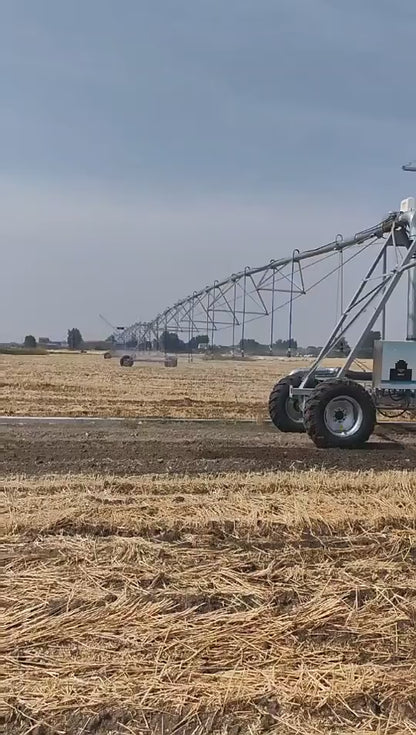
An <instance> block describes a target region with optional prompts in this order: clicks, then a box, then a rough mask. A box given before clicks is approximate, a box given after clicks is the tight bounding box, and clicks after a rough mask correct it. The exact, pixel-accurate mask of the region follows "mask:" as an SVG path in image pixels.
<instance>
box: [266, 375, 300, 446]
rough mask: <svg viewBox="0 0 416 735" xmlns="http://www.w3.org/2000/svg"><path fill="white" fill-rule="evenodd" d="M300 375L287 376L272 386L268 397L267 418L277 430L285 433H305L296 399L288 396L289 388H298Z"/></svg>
mask: <svg viewBox="0 0 416 735" xmlns="http://www.w3.org/2000/svg"><path fill="white" fill-rule="evenodd" d="M302 377H303V376H302V375H287V376H286V377H285V378H282V379H281V380H279V382H278V383H276V385H275V386H274V388H273V390H272V392H271V393H270V397H269V416H270V418H271V420H272V422H273V424H274V425H275V427H276V428H277V429H279V430H280V431H284V432H285V433H291V434H301V433H303V432H304V431H305V426H304V423H303V414H302V409H301V406H300V402H299V400H298V399H297V398H291V397H290V396H289V387H290V386H291V385H293V386H294V387H295V388H299V386H300V384H301V382H302Z"/></svg>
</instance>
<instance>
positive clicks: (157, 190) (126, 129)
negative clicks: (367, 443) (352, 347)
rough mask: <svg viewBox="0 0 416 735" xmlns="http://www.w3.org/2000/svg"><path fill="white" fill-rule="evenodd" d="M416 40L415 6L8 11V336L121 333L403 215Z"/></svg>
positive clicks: (181, 1) (2, 327)
mask: <svg viewBox="0 0 416 735" xmlns="http://www.w3.org/2000/svg"><path fill="white" fill-rule="evenodd" d="M415 32H416V2H415V0H401V2H400V3H396V2H393V0H226V1H224V0H71V1H70V2H65V1H64V0H36V1H34V0H2V1H1V2H0V65H1V103H2V104H1V115H0V141H1V147H0V151H1V153H0V156H1V158H0V162H1V165H0V249H1V289H0V316H1V319H0V340H1V341H4V340H11V339H22V338H23V337H24V335H25V334H28V333H33V334H35V335H36V336H40V335H41V336H43V335H46V336H50V337H51V338H62V337H64V336H65V335H66V330H67V328H68V327H71V326H78V327H79V328H80V329H81V331H82V333H83V335H84V337H100V336H105V335H106V334H107V333H108V330H107V329H106V328H105V326H104V325H103V324H102V323H101V322H100V320H99V318H98V314H99V312H101V313H103V314H105V315H106V316H107V317H108V318H109V319H110V321H112V322H114V323H117V324H129V323H131V322H134V321H136V320H139V319H143V320H147V319H150V318H151V317H153V316H154V315H155V314H156V313H157V312H158V311H159V310H161V309H162V308H164V307H165V306H167V305H169V304H170V303H171V302H172V301H174V300H176V299H177V298H179V297H182V296H184V295H186V294H188V293H191V292H192V291H193V290H194V289H196V288H199V287H200V286H203V285H205V284H206V283H209V282H211V281H213V280H214V279H215V278H221V277H223V276H225V275H227V274H228V273H231V272H233V271H235V270H237V269H241V268H242V267H244V266H245V265H246V264H250V265H256V264H260V263H262V262H266V261H268V260H269V259H270V258H276V257H279V256H283V255H285V254H287V253H289V252H290V251H291V250H292V248H293V247H300V248H306V247H310V246H316V245H318V244H320V243H322V242H327V241H328V240H331V239H332V238H333V237H334V236H335V235H336V234H337V233H338V232H344V234H348V233H350V232H352V231H356V230H357V229H361V228H363V227H366V226H368V225H371V224H374V223H375V222H376V221H378V220H379V219H380V218H381V217H382V216H383V215H384V214H385V213H386V212H387V211H389V210H392V209H396V208H397V207H398V205H399V203H400V200H401V199H402V198H404V197H405V196H408V195H411V194H413V193H415V189H416V176H415V175H414V174H409V173H407V174H406V173H403V172H402V171H401V164H403V163H405V162H407V161H408V160H410V159H412V158H415V157H416V135H415V130H416V125H415V122H416V97H415V93H414V74H415V61H416V59H415V56H416V53H415V43H414V38H415ZM314 322H316V314H315V313H312V315H311V316H310V317H309V321H308V318H305V320H302V324H299V326H298V329H296V328H295V332H296V336H298V337H299V338H300V340H301V341H303V340H304V341H305V342H306V341H307V342H308V343H310V342H311V341H320V340H321V339H322V337H323V336H324V335H325V329H326V324H325V319H320V320H319V324H318V325H316V323H314ZM309 335H311V337H312V336H313V337H316V339H314V340H312V339H309V338H308V337H309ZM282 336H285V335H284V334H283V335H282Z"/></svg>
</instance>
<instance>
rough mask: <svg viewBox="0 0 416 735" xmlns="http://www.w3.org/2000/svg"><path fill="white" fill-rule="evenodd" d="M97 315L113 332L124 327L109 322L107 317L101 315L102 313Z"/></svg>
mask: <svg viewBox="0 0 416 735" xmlns="http://www.w3.org/2000/svg"><path fill="white" fill-rule="evenodd" d="M98 316H99V317H100V319H101V320H102V321H103V322H104V324H106V325H107V327H110V328H111V329H112V330H113V332H117V331H120V332H122V331H123V329H124V327H115V326H114V324H111V322H110V321H108V319H107V318H106V317H105V316H103V315H102V314H98Z"/></svg>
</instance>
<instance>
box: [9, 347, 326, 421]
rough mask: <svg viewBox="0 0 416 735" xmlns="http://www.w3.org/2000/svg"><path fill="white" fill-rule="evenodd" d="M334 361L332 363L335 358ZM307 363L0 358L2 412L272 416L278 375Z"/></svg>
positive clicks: (60, 356)
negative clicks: (124, 363)
mask: <svg viewBox="0 0 416 735" xmlns="http://www.w3.org/2000/svg"><path fill="white" fill-rule="evenodd" d="M329 362H331V361H329ZM304 364H305V363H304V362H302V361H300V360H295V359H292V360H290V361H289V360H286V359H277V358H274V359H265V360H252V361H248V362H240V361H236V362H233V361H231V360H227V361H204V360H201V359H195V361H194V362H193V363H191V364H189V363H188V362H187V359H186V357H182V358H180V360H179V366H178V368H176V369H166V368H165V367H163V366H162V365H157V364H156V365H155V364H153V365H150V364H148V365H146V364H143V363H141V364H140V365H135V366H134V367H133V368H121V367H120V365H119V363H118V360H116V359H113V360H103V357H102V355H91V354H89V355H79V354H77V355H68V354H50V355H46V356H42V357H36V356H24V357H22V356H6V355H0V373H1V382H0V388H1V393H0V413H2V414H7V415H20V416H22V415H43V416H65V415H69V416H76V415H80V416H126V417H134V416H142V417H143V416H155V417H167V416H172V417H193V418H264V417H266V415H267V400H268V396H269V393H270V390H271V388H272V387H273V385H274V383H275V382H276V380H277V379H278V378H280V377H282V376H283V375H286V374H287V373H288V372H289V371H290V370H292V369H293V368H295V367H299V366H301V365H304Z"/></svg>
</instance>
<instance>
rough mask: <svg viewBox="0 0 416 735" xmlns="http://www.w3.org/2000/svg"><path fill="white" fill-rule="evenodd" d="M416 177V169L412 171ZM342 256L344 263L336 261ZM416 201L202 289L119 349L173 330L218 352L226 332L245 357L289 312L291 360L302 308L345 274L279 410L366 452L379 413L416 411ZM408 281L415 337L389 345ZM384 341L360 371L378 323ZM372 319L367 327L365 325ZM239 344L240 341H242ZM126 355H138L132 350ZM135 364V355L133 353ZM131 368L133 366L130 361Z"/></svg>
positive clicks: (288, 419) (274, 413)
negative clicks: (252, 332)
mask: <svg viewBox="0 0 416 735" xmlns="http://www.w3.org/2000/svg"><path fill="white" fill-rule="evenodd" d="M402 168H403V170H405V171H416V163H412V164H407V165H406V166H403V167H402ZM363 253H366V256H367V257H368V255H369V254H370V255H371V256H372V257H371V260H370V262H367V263H366V266H365V271H364V272H365V275H364V277H363V278H362V280H361V281H360V283H359V285H358V287H357V288H356V290H355V292H354V293H353V294H352V295H351V297H350V299H349V300H348V302H347V304H346V305H345V304H344V271H345V269H346V267H347V265H348V263H349V262H351V261H352V260H353V259H355V258H357V256H359V255H360V254H361V255H362V254H363ZM334 259H335V264H334ZM415 268H416V200H415V198H413V197H410V198H408V199H404V200H403V201H402V202H401V205H400V209H399V211H395V212H391V213H390V214H389V215H388V216H387V217H386V218H385V219H383V220H382V221H381V222H379V223H378V224H376V225H374V226H373V227H370V228H368V229H366V230H363V231H361V232H358V233H356V234H355V235H354V236H353V237H351V238H348V239H344V238H343V237H342V236H340V235H338V236H337V237H336V239H335V240H334V241H333V242H331V243H329V244H327V245H324V246H321V247H318V248H314V249H312V250H304V251H300V250H299V249H295V250H293V252H292V254H291V255H290V256H289V257H287V258H281V259H279V260H271V261H270V262H269V263H267V264H265V265H263V266H259V267H256V268H251V267H249V266H247V267H246V268H244V270H243V271H240V272H238V273H234V274H232V275H231V276H229V277H228V278H226V279H224V280H221V281H214V283H213V284H212V285H210V286H206V287H205V288H203V289H201V290H199V291H194V292H193V293H192V294H191V295H190V296H188V297H186V298H185V299H182V300H180V301H177V302H176V303H175V304H174V305H173V306H170V307H168V308H167V309H165V310H164V311H163V312H161V313H159V314H158V315H157V316H156V317H155V318H154V319H153V320H152V321H150V322H136V323H135V324H132V325H131V326H130V327H127V328H125V329H117V330H115V331H114V334H113V335H112V338H113V343H114V347H115V348H116V349H117V350H120V349H121V350H123V348H124V351H125V350H126V346H127V345H128V344H129V343H130V344H131V343H134V344H136V345H137V348H136V349H138V350H139V351H140V349H155V350H160V346H161V344H162V341H163V335H166V334H167V333H168V332H169V331H175V332H176V333H177V334H181V335H185V337H186V338H187V340H188V345H191V346H194V345H195V338H196V337H197V335H199V334H201V332H204V333H205V334H206V335H208V337H209V341H210V345H211V347H212V346H213V345H214V344H215V340H216V338H217V335H218V332H220V331H225V330H227V332H228V333H229V334H230V335H231V340H232V353H233V354H235V353H236V352H237V351H240V352H241V353H242V355H243V356H244V348H245V339H246V333H247V332H246V330H247V325H248V324H249V323H250V322H252V321H254V320H257V319H261V318H262V319H264V318H268V320H269V338H270V350H271V351H272V348H273V344H274V340H275V325H276V316H277V312H279V311H280V310H282V309H284V308H286V309H287V311H288V344H289V350H288V354H289V356H290V353H291V346H292V343H293V336H292V327H293V307H294V302H295V301H296V300H297V299H298V298H300V297H302V296H304V295H305V294H307V293H309V292H310V291H311V290H312V289H315V288H316V286H318V285H319V284H321V283H323V282H324V281H326V279H328V278H329V277H330V276H331V275H333V274H337V276H336V277H337V279H338V283H337V305H336V311H337V319H336V324H335V326H334V328H333V329H332V331H331V333H330V335H329V337H328V339H327V341H326V343H325V344H324V346H323V347H322V349H321V350H320V352H319V355H318V356H317V358H316V359H315V360H314V362H313V364H312V365H311V366H310V367H308V368H305V369H303V370H295V371H292V372H291V373H290V374H289V375H288V376H286V377H285V378H282V380H280V381H279V382H278V383H277V384H276V385H275V386H274V388H273V390H272V392H271V394H270V398H269V412H270V417H271V419H272V421H273V423H274V425H275V426H276V427H277V428H278V429H280V430H281V431H284V432H305V431H306V432H307V433H308V434H309V436H310V437H311V439H312V440H313V442H314V443H315V444H316V445H317V446H318V447H358V446H361V445H362V444H364V443H365V442H366V441H367V440H368V438H369V437H370V435H371V434H372V432H373V430H374V426H375V424H376V416H377V412H378V413H380V414H383V413H384V414H386V415H388V413H389V412H390V414H391V412H395V413H396V415H397V412H399V413H400V414H401V415H403V414H405V413H409V414H412V413H413V415H414V414H415V413H416V270H415ZM404 273H407V277H408V304H407V340H406V341H394V342H392V341H387V340H386V339H385V331H386V305H387V303H388V301H389V299H390V298H391V296H392V294H393V292H394V291H395V289H396V287H397V285H398V283H399V281H400V279H401V277H402V275H403V274H404ZM379 319H381V322H382V332H381V334H382V339H381V340H380V341H378V342H376V343H375V346H374V360H373V370H372V371H371V372H370V371H368V370H365V369H364V370H363V369H361V370H355V371H354V370H352V369H351V367H352V365H353V363H355V362H357V356H358V354H359V351H360V348H361V346H362V345H363V343H364V342H365V339H366V337H367V336H368V334H369V332H370V330H372V328H373V327H374V325H375V324H376V322H377V320H379ZM363 320H364V323H362V322H363ZM357 326H359V327H360V328H359V334H358V337H357V338H356V340H355V343H354V344H353V347H352V349H351V351H350V352H349V354H348V356H347V357H346V358H345V359H344V364H343V365H340V366H339V367H335V368H326V367H323V361H324V360H325V358H327V357H328V356H329V355H330V354H333V351H334V348H335V347H336V346H338V345H340V344H341V345H342V343H343V341H344V340H345V338H346V335H347V334H348V335H351V328H354V329H355V330H356V329H357ZM237 340H238V342H237ZM126 356H128V355H127V354H126ZM129 356H130V360H129V361H128V362H127V361H125V362H124V364H125V365H127V364H128V365H132V364H133V361H134V359H135V356H134V355H132V354H131V352H130V355H129ZM122 364H123V363H122Z"/></svg>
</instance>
